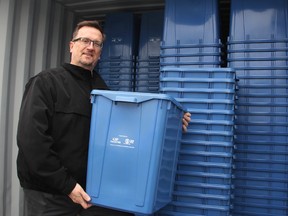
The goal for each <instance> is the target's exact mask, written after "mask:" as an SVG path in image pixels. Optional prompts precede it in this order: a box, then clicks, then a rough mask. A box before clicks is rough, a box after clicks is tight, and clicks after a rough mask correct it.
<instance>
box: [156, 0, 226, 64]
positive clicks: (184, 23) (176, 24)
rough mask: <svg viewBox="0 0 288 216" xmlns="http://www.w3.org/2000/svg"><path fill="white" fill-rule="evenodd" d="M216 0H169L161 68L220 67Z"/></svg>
mask: <svg viewBox="0 0 288 216" xmlns="http://www.w3.org/2000/svg"><path fill="white" fill-rule="evenodd" d="M219 38H220V37H219V14H218V1H217V0H180V1H176V0H166V4H165V15H164V32H163V41H162V43H161V52H160V61H161V66H175V65H177V66H179V67H183V66H184V67H185V66H190V67H220V64H221V46H222V43H221V41H220V39H219Z"/></svg>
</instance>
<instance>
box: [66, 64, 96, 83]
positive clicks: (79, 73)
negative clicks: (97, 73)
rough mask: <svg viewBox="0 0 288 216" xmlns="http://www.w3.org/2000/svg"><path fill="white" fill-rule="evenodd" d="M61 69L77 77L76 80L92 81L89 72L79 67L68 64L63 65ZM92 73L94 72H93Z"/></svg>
mask: <svg viewBox="0 0 288 216" xmlns="http://www.w3.org/2000/svg"><path fill="white" fill-rule="evenodd" d="M63 67H64V68H65V69H66V70H68V71H69V72H70V73H71V74H72V75H73V76H75V77H77V78H78V79H82V80H91V79H93V77H92V75H91V71H89V70H87V69H85V68H82V67H79V66H77V65H73V64H69V63H64V64H63ZM93 73H94V71H93Z"/></svg>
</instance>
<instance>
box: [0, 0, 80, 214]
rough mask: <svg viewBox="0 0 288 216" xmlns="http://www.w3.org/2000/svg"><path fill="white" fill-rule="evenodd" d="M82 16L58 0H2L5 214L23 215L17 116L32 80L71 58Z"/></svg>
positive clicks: (0, 156) (0, 179)
mask: <svg viewBox="0 0 288 216" xmlns="http://www.w3.org/2000/svg"><path fill="white" fill-rule="evenodd" d="M75 21H77V17H75V15H74V14H73V13H72V12H69V11H67V10H66V9H65V8H64V7H63V6H61V5H60V4H59V3H56V2H55V1H54V0H41V1H39V0H0V26H1V31H2V32H1V34H0V124H1V127H0V193H1V198H0V200H1V203H0V215H1V216H18V215H23V211H22V199H21V190H20V186H19V181H18V178H17V174H16V157H17V150H18V149H17V145H16V132H17V123H18V114H19V108H20V103H21V98H22V94H23V90H24V86H25V83H26V82H27V81H28V78H29V77H31V76H33V75H34V74H37V73H39V72H40V71H41V70H42V69H44V68H47V67H54V66H57V65H59V64H61V63H62V62H64V61H69V40H70V36H71V32H72V30H73V29H72V28H73V26H74V22H75Z"/></svg>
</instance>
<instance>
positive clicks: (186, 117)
mask: <svg viewBox="0 0 288 216" xmlns="http://www.w3.org/2000/svg"><path fill="white" fill-rule="evenodd" d="M190 121H191V113H189V112H186V113H184V116H183V118H182V131H183V132H186V131H187V127H188V124H189V122H190Z"/></svg>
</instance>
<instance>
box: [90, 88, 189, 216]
mask: <svg viewBox="0 0 288 216" xmlns="http://www.w3.org/2000/svg"><path fill="white" fill-rule="evenodd" d="M91 102H92V119H91V131H90V145H89V158H88V171H87V192H88V194H89V195H90V196H91V198H92V200H91V203H93V204H95V205H99V206H104V207H109V208H113V209H118V210H121V211H127V212H132V213H135V214H144V215H145V214H151V213H153V212H155V211H157V210H159V209H160V208H162V207H164V206H165V205H167V204H168V203H169V202H170V201H171V200H172V192H173V186H174V178H175V175H176V165H177V159H178V153H179V146H180V138H181V134H182V129H181V128H182V116H183V112H184V110H183V109H182V107H181V105H180V104H179V103H177V102H176V101H175V100H174V99H173V98H171V97H170V96H168V95H165V94H152V93H137V92H123V91H122V92H121V91H106V90H93V91H92V93H91Z"/></svg>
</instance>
